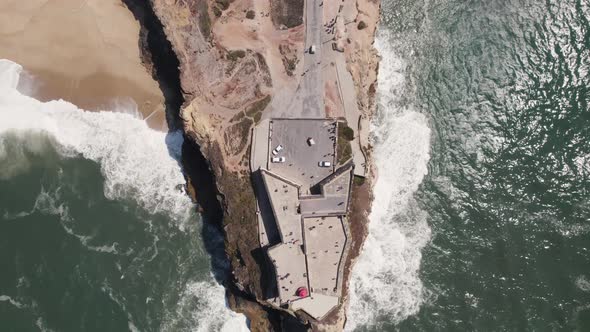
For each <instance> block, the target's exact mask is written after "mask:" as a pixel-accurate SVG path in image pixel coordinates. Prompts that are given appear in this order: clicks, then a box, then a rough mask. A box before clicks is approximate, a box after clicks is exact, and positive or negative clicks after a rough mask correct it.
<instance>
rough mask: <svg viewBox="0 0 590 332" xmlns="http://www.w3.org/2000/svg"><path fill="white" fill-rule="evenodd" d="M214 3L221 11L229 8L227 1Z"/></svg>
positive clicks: (217, 0) (219, 0)
mask: <svg viewBox="0 0 590 332" xmlns="http://www.w3.org/2000/svg"><path fill="white" fill-rule="evenodd" d="M215 3H216V4H217V5H218V6H219V8H220V9H221V10H226V9H228V8H229V3H230V1H229V0H215Z"/></svg>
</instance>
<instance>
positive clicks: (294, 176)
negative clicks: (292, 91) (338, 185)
mask: <svg viewBox="0 0 590 332" xmlns="http://www.w3.org/2000/svg"><path fill="white" fill-rule="evenodd" d="M270 128H271V129H270V135H271V136H270V137H271V139H270V148H269V154H268V158H269V160H270V158H271V157H272V156H274V155H273V154H272V153H271V151H272V150H273V149H274V148H276V147H277V146H278V145H282V146H283V150H282V151H281V152H280V153H279V154H278V155H277V156H284V157H285V158H286V162H284V163H269V165H268V170H269V171H271V172H273V173H276V174H278V175H280V176H282V177H285V178H287V179H289V180H291V181H293V182H295V183H297V184H299V185H300V186H301V187H302V188H301V190H302V192H304V193H305V192H306V191H309V188H310V187H312V186H313V185H315V184H317V183H318V182H320V181H321V180H322V179H324V178H325V177H327V176H328V175H330V174H332V172H333V171H334V166H332V167H320V166H319V162H320V161H329V162H330V163H332V165H334V154H335V148H336V123H335V122H334V121H330V120H326V119H315V120H312V119H310V120H302V119H273V120H272V121H271V124H270ZM308 137H311V138H313V139H314V141H315V145H312V146H309V145H308V143H307V139H308Z"/></svg>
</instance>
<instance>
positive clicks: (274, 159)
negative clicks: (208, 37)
mask: <svg viewBox="0 0 590 332" xmlns="http://www.w3.org/2000/svg"><path fill="white" fill-rule="evenodd" d="M270 161H272V162H273V163H284V162H285V157H283V156H280V157H272V159H271V160H270Z"/></svg>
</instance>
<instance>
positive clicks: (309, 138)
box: [307, 137, 315, 146]
mask: <svg viewBox="0 0 590 332" xmlns="http://www.w3.org/2000/svg"><path fill="white" fill-rule="evenodd" d="M307 144H309V146H312V145H314V144H315V141H314V140H313V138H311V137H308V138H307Z"/></svg>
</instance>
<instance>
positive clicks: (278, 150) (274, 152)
mask: <svg viewBox="0 0 590 332" xmlns="http://www.w3.org/2000/svg"><path fill="white" fill-rule="evenodd" d="M281 150H283V146H282V145H281V144H279V145H278V146H277V147H276V148H275V149H274V150H272V154H274V155H275V156H276V155H277V154H279V152H281Z"/></svg>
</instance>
